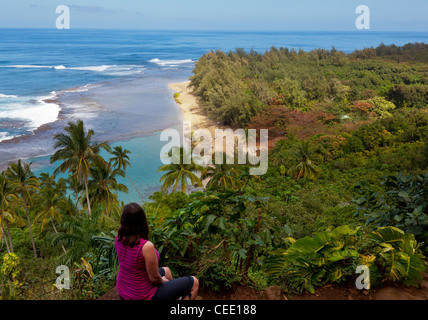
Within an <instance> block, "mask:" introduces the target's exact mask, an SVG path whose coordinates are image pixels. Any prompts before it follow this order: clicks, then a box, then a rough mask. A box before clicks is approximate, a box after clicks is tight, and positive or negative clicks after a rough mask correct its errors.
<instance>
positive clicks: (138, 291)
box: [115, 238, 159, 300]
mask: <svg viewBox="0 0 428 320" xmlns="http://www.w3.org/2000/svg"><path fill="white" fill-rule="evenodd" d="M146 242H147V240H144V239H140V241H137V243H136V245H135V246H134V247H132V248H131V247H129V246H125V245H123V244H122V243H121V242H120V241H118V238H116V240H115V247H116V252H117V258H118V260H119V273H118V275H117V281H116V285H117V292H118V293H119V295H120V296H121V297H122V298H123V299H125V300H150V299H151V298H152V297H153V295H154V294H155V293H156V290H157V287H156V286H154V285H153V284H152V283H151V282H150V280H149V275H148V272H147V270H146V264H145V260H144V256H143V250H142V249H143V246H144V245H145V244H146ZM156 254H157V258H158V260H159V253H158V252H157V251H156Z"/></svg>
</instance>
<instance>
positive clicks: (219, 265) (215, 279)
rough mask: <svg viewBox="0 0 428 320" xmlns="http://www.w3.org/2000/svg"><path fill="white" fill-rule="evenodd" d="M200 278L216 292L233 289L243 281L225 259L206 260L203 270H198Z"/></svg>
mask: <svg viewBox="0 0 428 320" xmlns="http://www.w3.org/2000/svg"><path fill="white" fill-rule="evenodd" d="M198 279H199V280H200V281H201V282H202V283H203V284H204V286H206V287H208V288H210V289H212V290H213V291H216V292H219V291H224V290H227V289H231V288H232V287H233V286H234V285H236V284H239V283H240V281H241V277H240V276H238V275H237V274H236V272H235V270H233V269H231V268H230V267H228V265H227V263H226V262H224V261H205V263H204V265H203V268H202V270H199V272H198Z"/></svg>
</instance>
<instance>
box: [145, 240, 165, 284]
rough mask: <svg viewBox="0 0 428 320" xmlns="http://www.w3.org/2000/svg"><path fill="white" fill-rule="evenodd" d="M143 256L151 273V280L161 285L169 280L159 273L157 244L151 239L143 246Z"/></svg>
mask: <svg viewBox="0 0 428 320" xmlns="http://www.w3.org/2000/svg"><path fill="white" fill-rule="evenodd" d="M143 256H144V260H145V261H146V270H147V273H148V274H149V280H150V281H151V282H152V283H153V284H154V285H155V286H160V285H161V284H162V283H165V282H167V281H168V279H167V278H165V277H161V275H160V274H159V261H158V257H157V255H156V252H155V246H154V245H153V243H151V242H150V241H147V242H146V243H145V244H144V246H143Z"/></svg>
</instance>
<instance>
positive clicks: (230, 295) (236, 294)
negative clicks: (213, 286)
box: [198, 286, 260, 300]
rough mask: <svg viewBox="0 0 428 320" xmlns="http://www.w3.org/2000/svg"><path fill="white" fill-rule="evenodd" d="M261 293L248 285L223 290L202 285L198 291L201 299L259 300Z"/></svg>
mask: <svg viewBox="0 0 428 320" xmlns="http://www.w3.org/2000/svg"><path fill="white" fill-rule="evenodd" d="M259 295H260V291H258V290H256V289H254V288H251V287H247V286H236V287H234V288H232V289H229V290H223V291H221V292H215V291H212V290H209V289H208V288H204V287H201V288H200V289H199V293H198V296H199V297H201V298H202V299H201V300H258V297H259Z"/></svg>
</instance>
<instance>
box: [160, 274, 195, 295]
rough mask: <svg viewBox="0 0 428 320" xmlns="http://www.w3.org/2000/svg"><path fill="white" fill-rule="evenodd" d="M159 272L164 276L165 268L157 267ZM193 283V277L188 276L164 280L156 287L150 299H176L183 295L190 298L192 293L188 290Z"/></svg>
mask: <svg viewBox="0 0 428 320" xmlns="http://www.w3.org/2000/svg"><path fill="white" fill-rule="evenodd" d="M159 273H160V275H161V276H162V277H164V276H165V270H164V269H163V268H159ZM193 283H194V280H193V277H190V276H187V277H182V278H177V279H173V280H170V281H168V282H165V283H163V284H161V285H160V286H159V287H158V290H157V291H156V293H155V295H154V296H153V298H152V300H177V299H179V298H180V297H185V296H188V297H189V298H191V297H192V295H191V293H190V291H191V290H192V287H193Z"/></svg>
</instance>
